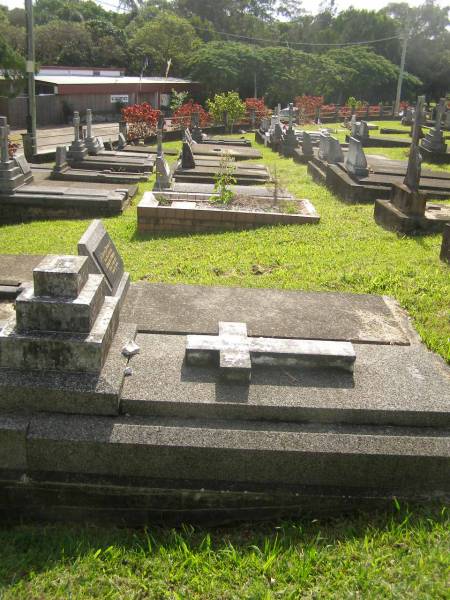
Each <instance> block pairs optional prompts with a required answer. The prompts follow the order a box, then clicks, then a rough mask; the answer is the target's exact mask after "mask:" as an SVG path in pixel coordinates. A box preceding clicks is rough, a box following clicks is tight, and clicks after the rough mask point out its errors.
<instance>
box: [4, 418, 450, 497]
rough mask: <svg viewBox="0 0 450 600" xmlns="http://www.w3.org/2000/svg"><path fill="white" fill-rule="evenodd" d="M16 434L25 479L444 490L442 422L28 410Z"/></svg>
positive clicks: (447, 486) (446, 454) (448, 453)
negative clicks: (407, 424)
mask: <svg viewBox="0 0 450 600" xmlns="http://www.w3.org/2000/svg"><path fill="white" fill-rule="evenodd" d="M0 431H1V430H0ZM22 443H23V444H24V446H25V448H26V456H27V460H26V465H24V469H25V471H26V473H27V475H28V476H29V477H30V478H31V479H32V480H39V479H41V478H42V477H45V474H51V478H52V479H53V480H54V481H58V480H59V481H70V480H71V479H75V478H76V480H77V481H80V478H81V480H89V478H92V477H95V478H97V481H98V478H101V480H102V481H104V482H105V483H106V482H108V483H109V484H115V485H121V483H123V482H125V481H130V480H134V484H135V485H136V486H138V487H146V486H148V485H154V484H155V482H159V484H160V485H164V486H166V487H171V488H172V489H174V490H176V489H180V488H183V487H184V488H188V489H197V490H198V489H199V488H208V487H209V486H210V487H212V488H214V487H217V486H220V489H225V490H226V489H230V488H231V489H235V490H236V489H240V490H242V491H244V490H247V491H258V490H266V491H267V490H268V486H269V489H270V490H275V489H283V488H290V489H292V490H295V491H297V492H301V491H302V490H303V489H305V488H310V487H315V486H320V487H322V489H328V490H333V489H334V490H340V491H341V492H342V493H344V494H348V495H352V493H353V494H358V493H360V492H361V490H366V491H368V492H372V493H376V494H381V495H384V496H386V495H390V494H392V495H395V494H396V492H399V493H403V494H404V493H405V491H407V492H408V495H409V497H414V495H416V494H429V493H430V490H434V491H435V495H439V494H442V493H447V494H448V493H449V492H450V481H449V478H448V476H447V469H446V467H447V465H448V460H449V458H450V446H449V431H448V430H441V429H434V430H432V431H431V432H430V430H428V429H427V428H423V429H421V428H395V429H394V428H373V427H372V428H369V427H351V428H350V427H344V426H338V425H316V424H310V425H294V424H286V423H278V424H276V423H275V424H274V423H265V422H253V423H251V424H249V423H246V424H244V423H242V422H241V421H226V422H224V421H201V420H188V421H183V420H179V419H149V418H147V419H138V418H126V417H118V418H111V417H96V416H93V417H84V416H77V415H64V416H62V415H52V416H44V415H42V416H35V417H31V419H30V421H29V424H28V431H27V434H26V439H25V440H22ZM368 473H370V474H371V476H370V478H368V477H367V474H368ZM168 484H170V485H168Z"/></svg>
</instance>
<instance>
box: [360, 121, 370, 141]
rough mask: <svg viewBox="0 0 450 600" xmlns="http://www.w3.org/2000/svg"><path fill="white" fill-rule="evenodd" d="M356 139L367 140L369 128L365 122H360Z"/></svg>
mask: <svg viewBox="0 0 450 600" xmlns="http://www.w3.org/2000/svg"><path fill="white" fill-rule="evenodd" d="M358 137H359V139H360V140H362V141H364V140H367V139H368V138H369V126H368V125H367V122H366V121H361V122H360V124H359V129H358Z"/></svg>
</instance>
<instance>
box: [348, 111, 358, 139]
mask: <svg viewBox="0 0 450 600" xmlns="http://www.w3.org/2000/svg"><path fill="white" fill-rule="evenodd" d="M353 117H355V120H354V121H352V122H351V128H350V135H351V137H354V138H358V137H359V122H357V121H356V115H353ZM353 117H352V118H353Z"/></svg>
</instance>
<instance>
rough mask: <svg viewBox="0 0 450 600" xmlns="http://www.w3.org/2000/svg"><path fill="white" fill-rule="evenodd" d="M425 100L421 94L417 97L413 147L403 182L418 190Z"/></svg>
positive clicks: (411, 188)
mask: <svg viewBox="0 0 450 600" xmlns="http://www.w3.org/2000/svg"><path fill="white" fill-rule="evenodd" d="M424 102H425V96H419V97H418V99H417V105H416V111H415V116H416V118H415V119H414V126H413V133H412V140H411V147H410V150H409V158H408V165H407V168H406V175H405V179H404V181H403V183H404V184H405V185H406V186H407V187H408V188H409V189H410V190H414V191H418V189H419V182H420V173H421V164H422V156H421V154H420V152H419V132H420V121H421V115H422V112H423V105H424Z"/></svg>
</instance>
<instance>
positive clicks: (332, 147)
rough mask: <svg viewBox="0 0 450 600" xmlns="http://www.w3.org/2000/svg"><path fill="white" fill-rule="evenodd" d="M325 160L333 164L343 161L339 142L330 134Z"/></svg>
mask: <svg viewBox="0 0 450 600" xmlns="http://www.w3.org/2000/svg"><path fill="white" fill-rule="evenodd" d="M327 162H329V163H330V164H333V165H334V164H336V163H340V162H344V153H343V152H342V148H341V144H340V143H339V140H337V139H336V138H334V137H331V136H330V138H329V144H328V157H327Z"/></svg>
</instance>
